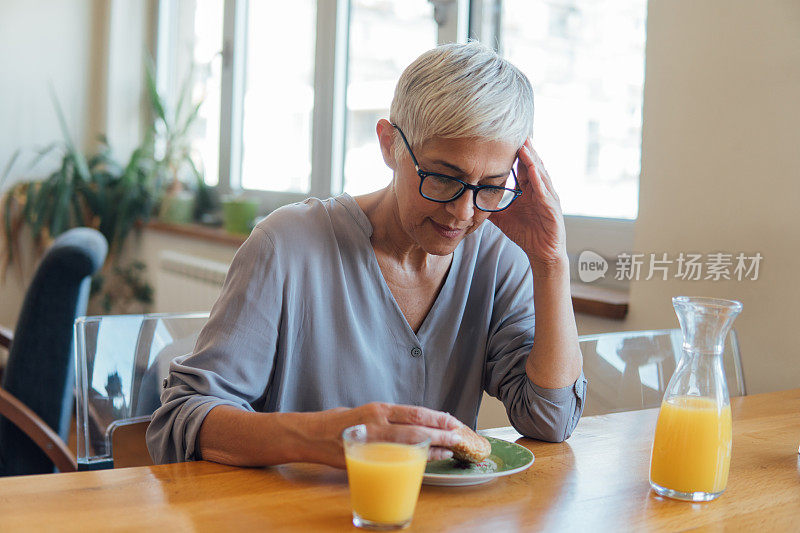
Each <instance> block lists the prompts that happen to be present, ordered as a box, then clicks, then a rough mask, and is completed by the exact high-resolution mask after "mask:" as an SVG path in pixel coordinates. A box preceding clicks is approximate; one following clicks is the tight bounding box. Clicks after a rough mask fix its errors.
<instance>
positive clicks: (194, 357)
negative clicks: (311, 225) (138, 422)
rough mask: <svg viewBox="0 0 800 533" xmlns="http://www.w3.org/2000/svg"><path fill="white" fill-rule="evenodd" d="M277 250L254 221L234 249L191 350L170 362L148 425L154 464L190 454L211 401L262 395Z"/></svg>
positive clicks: (274, 325) (248, 405) (274, 327)
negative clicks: (214, 298) (242, 241)
mask: <svg viewBox="0 0 800 533" xmlns="http://www.w3.org/2000/svg"><path fill="white" fill-rule="evenodd" d="M276 255H277V254H276V252H275V247H274V244H273V243H272V241H271V240H270V238H269V237H268V235H267V234H266V233H265V231H264V230H263V229H261V228H259V227H257V228H256V229H255V230H254V231H253V233H252V234H251V235H250V237H249V238H248V239H247V241H246V242H245V243H244V244H243V245H242V247H241V248H240V249H239V251H238V252H237V253H236V256H235V257H234V259H233V262H232V263H231V267H230V269H229V270H228V275H227V277H226V280H225V284H224V285H223V288H222V291H221V293H220V297H219V299H218V300H217V302H216V303H215V304H214V306H213V308H212V310H211V315H210V317H209V320H208V323H207V324H206V325H205V327H204V328H203V330H202V331H201V333H200V336H199V338H198V340H197V344H196V346H195V349H194V352H193V353H192V354H191V355H188V356H185V357H179V358H176V359H175V360H174V361H172V363H171V364H170V372H169V377H168V378H167V381H166V383H165V387H164V390H163V391H162V393H161V407H160V408H159V409H158V410H156V412H155V413H154V414H153V420H152V422H151V423H150V427H149V428H148V430H147V446H148V449H149V451H150V455H151V456H152V458H153V461H154V462H155V463H156V464H160V463H170V462H178V461H189V460H193V459H196V458H197V456H198V455H197V452H198V450H197V449H196V446H195V441H196V440H197V434H198V432H199V430H200V426H201V425H202V424H203V420H204V419H205V417H206V415H207V414H208V413H209V411H211V409H213V408H214V407H217V406H219V405H230V406H233V407H238V408H240V409H245V410H249V411H253V403H254V402H256V401H257V400H259V399H261V398H263V396H264V394H265V391H266V388H267V384H268V382H269V379H270V375H271V372H272V369H273V363H274V359H275V352H276V343H277V339H278V329H279V326H280V320H281V308H282V305H281V304H282V298H283V276H284V273H283V272H282V269H281V267H280V265H279V263H278V261H277V258H276Z"/></svg>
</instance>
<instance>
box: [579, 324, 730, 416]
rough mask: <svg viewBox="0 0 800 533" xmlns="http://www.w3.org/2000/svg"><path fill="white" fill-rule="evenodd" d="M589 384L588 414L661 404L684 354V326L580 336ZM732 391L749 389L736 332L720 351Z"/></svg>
mask: <svg viewBox="0 0 800 533" xmlns="http://www.w3.org/2000/svg"><path fill="white" fill-rule="evenodd" d="M579 341H580V347H581V352H582V353H583V369H584V373H585V375H586V378H587V379H588V381H589V386H588V390H587V394H586V405H585V407H584V416H586V415H598V414H606V413H614V412H619V411H633V410H636V409H647V408H650V407H658V406H660V405H661V399H662V398H663V396H664V389H665V388H666V386H667V383H669V379H670V377H672V374H673V373H674V372H675V367H676V365H677V364H678V360H679V359H680V357H681V349H682V345H683V334H682V333H681V330H680V329H667V330H656V331H625V332H619V333H602V334H599V335H583V336H581V337H580V338H579ZM722 361H723V366H724V368H725V377H726V380H727V383H728V391H729V393H730V395H731V396H744V395H745V394H746V389H745V383H744V374H743V373H742V361H741V354H740V352H739V343H738V340H737V337H736V332H735V331H733V330H731V332H730V334H729V335H728V338H727V339H726V341H725V351H724V353H723V356H722Z"/></svg>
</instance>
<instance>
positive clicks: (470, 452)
mask: <svg viewBox="0 0 800 533" xmlns="http://www.w3.org/2000/svg"><path fill="white" fill-rule="evenodd" d="M455 431H456V433H458V434H459V435H461V442H460V443H458V444H456V445H455V446H451V447H450V450H452V451H453V458H454V459H456V460H458V461H464V462H468V463H480V462H481V461H483V460H485V459H486V458H487V457H489V454H491V453H492V444H491V443H490V442H489V441H488V440H487V439H486V437H482V436H480V435H478V434H477V433H475V432H474V431H472V430H471V429H470V428H468V427H467V426H461V427H460V428H458V429H457V430H455Z"/></svg>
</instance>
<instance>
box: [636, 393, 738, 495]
mask: <svg viewBox="0 0 800 533" xmlns="http://www.w3.org/2000/svg"><path fill="white" fill-rule="evenodd" d="M730 457H731V407H730V405H725V406H722V407H718V406H717V402H716V401H714V400H712V399H710V398H701V397H691V396H679V397H674V398H671V399H669V400H667V401H665V402H664V403H663V404H662V406H661V412H660V413H659V415H658V423H657V425H656V434H655V439H654V441H653V455H652V459H651V462H650V480H651V481H652V482H653V483H655V484H656V485H658V486H660V487H665V488H667V489H671V490H674V491H678V492H682V493H695V492H704V493H712V494H713V493H720V492H722V491H723V490H725V486H726V485H727V483H728V469H729V465H730Z"/></svg>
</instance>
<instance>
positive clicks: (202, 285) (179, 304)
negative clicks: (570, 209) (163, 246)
mask: <svg viewBox="0 0 800 533" xmlns="http://www.w3.org/2000/svg"><path fill="white" fill-rule="evenodd" d="M227 272H228V264H227V263H222V262H219V261H211V260H209V259H204V258H200V257H195V256H191V255H186V254H181V253H178V252H173V251H168V250H164V251H162V252H161V253H160V254H159V256H158V268H157V270H156V276H155V278H156V279H155V302H154V309H153V311H154V312H156V313H183V312H194V311H209V310H211V306H212V305H214V302H216V301H217V297H218V296H219V291H220V289H222V284H223V283H224V282H225V275H226V274H227Z"/></svg>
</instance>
